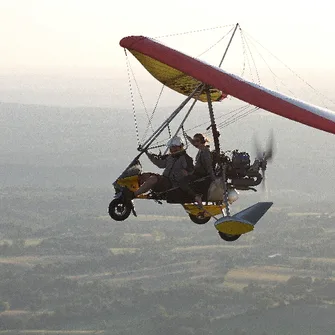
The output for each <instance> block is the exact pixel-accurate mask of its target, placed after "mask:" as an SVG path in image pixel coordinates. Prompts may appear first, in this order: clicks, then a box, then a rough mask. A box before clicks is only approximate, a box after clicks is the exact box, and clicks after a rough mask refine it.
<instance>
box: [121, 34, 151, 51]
mask: <svg viewBox="0 0 335 335" xmlns="http://www.w3.org/2000/svg"><path fill="white" fill-rule="evenodd" d="M143 39H146V37H145V36H126V37H124V38H122V39H121V40H120V46H121V47H122V48H126V49H129V48H131V46H132V45H133V44H134V43H137V42H139V41H141V40H143Z"/></svg>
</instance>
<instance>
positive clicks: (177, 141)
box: [167, 136, 184, 148]
mask: <svg viewBox="0 0 335 335" xmlns="http://www.w3.org/2000/svg"><path fill="white" fill-rule="evenodd" d="M182 145H184V144H183V142H182V140H181V138H180V137H179V136H175V137H172V138H171V139H170V141H169V142H168V143H167V147H168V148H171V147H180V146H182Z"/></svg>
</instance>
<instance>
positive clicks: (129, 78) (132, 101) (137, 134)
mask: <svg viewBox="0 0 335 335" xmlns="http://www.w3.org/2000/svg"><path fill="white" fill-rule="evenodd" d="M124 53H125V55H126V64H127V74H128V83H129V90H130V99H131V105H132V110H133V117H134V123H135V131H136V140H137V145H140V136H139V131H138V123H137V118H136V110H135V103H134V94H133V88H132V85H131V76H130V64H129V59H128V54H127V50H126V49H124Z"/></svg>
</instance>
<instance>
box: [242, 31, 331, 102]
mask: <svg viewBox="0 0 335 335" xmlns="http://www.w3.org/2000/svg"><path fill="white" fill-rule="evenodd" d="M244 33H245V34H247V35H248V36H249V38H251V39H252V40H253V41H255V42H256V43H257V44H259V45H260V46H261V47H262V48H263V49H264V50H266V51H267V52H268V53H269V54H270V55H271V56H272V57H274V58H275V59H277V60H278V61H279V62H280V63H281V64H283V65H284V66H285V67H286V68H287V69H288V70H289V71H290V72H291V73H293V74H294V75H295V76H296V77H297V78H298V79H300V80H301V81H302V82H303V83H305V84H306V85H307V86H309V87H310V88H311V89H312V90H313V91H314V92H315V93H317V94H318V95H320V96H322V97H323V98H325V99H326V100H328V101H329V102H331V103H332V104H335V101H333V100H331V99H329V98H328V97H327V96H326V95H324V94H322V93H321V92H319V91H318V90H317V89H315V88H314V87H313V86H312V85H311V84H309V83H308V82H307V81H306V80H304V79H303V78H302V77H301V76H300V75H298V74H297V73H296V72H294V71H293V70H292V69H291V68H290V67H289V66H288V65H286V64H285V63H284V62H283V61H281V60H280V59H279V58H278V57H276V56H275V55H274V54H273V53H272V52H271V51H270V50H268V49H267V48H265V47H264V46H263V45H262V44H261V43H260V42H258V41H257V40H256V39H255V38H253V37H252V36H251V35H250V34H249V33H247V32H246V31H244Z"/></svg>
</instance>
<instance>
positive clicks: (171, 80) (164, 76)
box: [129, 50, 226, 102]
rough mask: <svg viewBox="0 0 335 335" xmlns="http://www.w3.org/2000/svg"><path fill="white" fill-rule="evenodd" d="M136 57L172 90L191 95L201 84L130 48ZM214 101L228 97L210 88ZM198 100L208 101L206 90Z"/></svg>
mask: <svg viewBox="0 0 335 335" xmlns="http://www.w3.org/2000/svg"><path fill="white" fill-rule="evenodd" d="M129 51H130V52H131V53H132V54H133V55H134V57H136V58H137V60H138V61H139V62H140V63H141V64H142V65H143V66H144V67H145V68H146V69H147V71H148V72H149V73H150V74H151V75H152V76H153V77H154V78H156V79H157V80H158V81H160V82H161V83H162V84H164V85H165V86H167V87H169V88H171V89H172V90H174V91H176V92H178V93H181V94H184V95H186V96H189V95H190V94H191V93H192V92H193V91H194V90H195V89H196V88H197V87H198V86H199V85H200V84H201V82H200V81H199V80H196V79H194V78H193V77H191V76H189V75H187V74H185V73H183V72H181V71H179V70H177V69H175V68H173V67H171V66H169V65H166V64H164V63H161V62H160V61H158V60H155V59H153V58H151V57H149V56H146V55H144V54H142V53H140V52H138V51H135V50H129ZM210 94H211V99H212V101H221V100H222V99H224V98H225V97H226V95H224V94H223V93H222V92H221V91H219V90H217V89H215V88H210ZM198 100H200V101H203V102H205V101H207V96H206V92H204V93H202V94H201V95H200V96H199V97H198Z"/></svg>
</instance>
